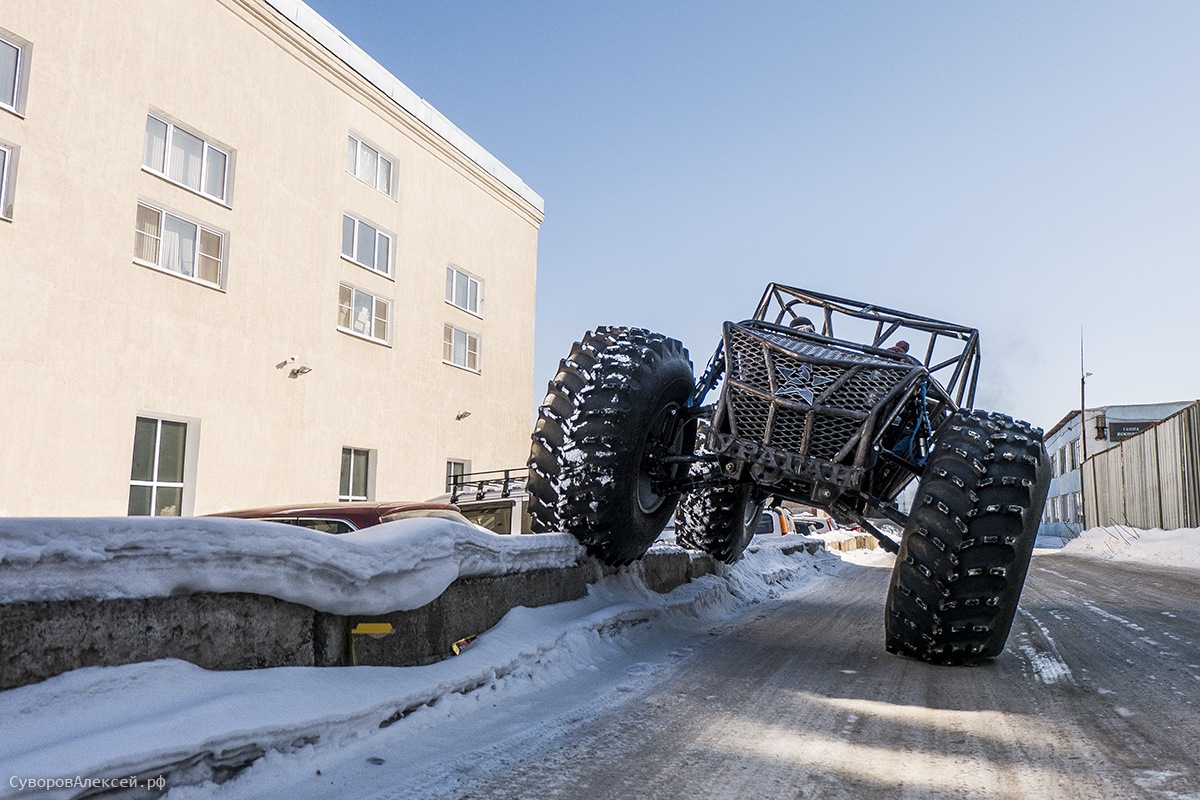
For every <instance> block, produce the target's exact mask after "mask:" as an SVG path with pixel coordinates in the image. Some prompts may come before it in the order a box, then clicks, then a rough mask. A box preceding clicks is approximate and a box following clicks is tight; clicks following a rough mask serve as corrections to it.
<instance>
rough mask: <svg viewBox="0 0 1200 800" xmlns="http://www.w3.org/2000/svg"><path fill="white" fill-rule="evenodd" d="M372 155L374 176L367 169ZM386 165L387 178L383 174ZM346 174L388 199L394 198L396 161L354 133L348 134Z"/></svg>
mask: <svg viewBox="0 0 1200 800" xmlns="http://www.w3.org/2000/svg"><path fill="white" fill-rule="evenodd" d="M370 153H374V154H375V174H374V175H369V174H368V173H369V170H368V169H367V163H368V162H369V161H370V155H369V154H370ZM384 164H387V175H386V176H384V175H383V174H381V173H382V172H383V165H384ZM346 172H349V173H350V174H351V175H353V176H354V177H356V178H358V179H359V180H360V181H362V182H363V183H365V184H366V185H367V186H370V187H371V188H373V189H375V190H376V191H377V192H380V193H381V194H385V195H387V196H388V197H394V195H393V193H392V187H393V186H395V185H396V159H394V158H392V157H391V156H390V155H387V154H386V153H384V152H383V151H382V150H380V149H379V148H378V147H375V146H374V145H371V144H368V143H367V142H366V141H364V140H363V139H362V137H360V136H358V135H356V134H354V133H348V134H346Z"/></svg>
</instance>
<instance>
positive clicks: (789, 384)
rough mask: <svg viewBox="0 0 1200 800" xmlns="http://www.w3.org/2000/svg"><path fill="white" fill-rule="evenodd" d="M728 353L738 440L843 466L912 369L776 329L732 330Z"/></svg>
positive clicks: (731, 404) (742, 328)
mask: <svg viewBox="0 0 1200 800" xmlns="http://www.w3.org/2000/svg"><path fill="white" fill-rule="evenodd" d="M768 343H770V344H773V345H776V346H777V347H770V346H769V345H768ZM727 346H728V359H729V361H728V380H729V381H730V386H729V387H728V390H727V396H728V399H729V404H730V413H731V416H732V422H733V430H734V431H735V432H736V434H737V435H738V436H739V437H742V438H745V439H750V440H752V441H757V442H761V443H763V444H768V445H771V446H772V447H775V448H779V449H784V450H789V451H792V452H797V453H803V454H805V455H809V456H813V457H815V458H822V459H827V460H834V459H836V458H837V455H838V453H839V451H840V450H841V449H842V448H843V446H844V445H845V444H846V443H847V442H848V441H849V440H850V439H851V438H852V437H853V436H854V435H855V434H856V433H857V432H858V431H859V429H860V427H861V424H862V421H863V420H864V419H866V417H867V416H868V415H869V414H870V412H871V411H872V409H874V408H875V406H876V405H877V404H878V403H879V401H880V400H882V399H883V398H884V397H885V396H887V394H888V393H889V392H891V391H892V389H893V388H894V387H895V386H896V385H897V384H898V383H901V382H902V381H904V379H905V378H906V376H907V375H908V374H909V372H910V371H911V370H912V368H913V366H912V365H906V364H904V363H901V362H896V361H893V360H889V359H886V358H880V357H876V356H872V355H870V354H868V353H863V352H858V351H854V350H850V349H847V348H843V347H837V346H828V345H824V344H820V343H817V342H811V341H808V340H806V339H799V338H794V337H791V336H788V335H787V334H784V333H780V332H777V331H773V330H770V329H762V330H753V331H751V330H748V329H747V328H745V327H743V326H731V327H730V328H729V335H728V339H727ZM778 347H786V348H787V351H786V352H785V351H783V350H780V349H777V348H778ZM822 362H834V363H822ZM739 384H740V385H739ZM751 388H752V389H754V390H757V392H760V393H761V395H760V394H757V393H755V392H751V391H748V389H751ZM826 393H827V394H828V396H824V395H825V394H826ZM762 395H765V396H762ZM772 406H775V414H774V418H772V417H771V407H772ZM830 412H833V413H830ZM810 426H811V428H810ZM806 434H807V448H806V447H805V441H806Z"/></svg>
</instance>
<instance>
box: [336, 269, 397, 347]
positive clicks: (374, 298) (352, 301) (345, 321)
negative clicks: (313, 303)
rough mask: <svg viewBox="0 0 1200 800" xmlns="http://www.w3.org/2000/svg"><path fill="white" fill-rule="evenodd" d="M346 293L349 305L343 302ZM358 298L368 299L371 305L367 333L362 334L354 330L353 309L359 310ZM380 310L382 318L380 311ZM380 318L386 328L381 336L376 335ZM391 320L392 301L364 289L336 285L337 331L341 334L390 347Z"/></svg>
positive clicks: (392, 322)
mask: <svg viewBox="0 0 1200 800" xmlns="http://www.w3.org/2000/svg"><path fill="white" fill-rule="evenodd" d="M347 292H349V303H346V302H344V301H345V299H346V295H347ZM360 298H369V300H370V304H371V319H370V323H371V324H370V330H369V332H363V331H360V330H357V329H356V325H355V309H356V308H359V303H358V300H359V299H360ZM381 309H382V311H383V314H382V317H381V315H380V310H381ZM381 318H382V320H383V322H384V323H385V325H386V326H387V330H386V331H385V332H384V334H383V336H378V335H376V332H377V328H378V327H379V321H380V319H381ZM394 324H395V323H394V321H393V318H392V301H391V300H388V299H387V298H384V297H380V296H379V295H377V294H375V293H374V292H368V291H366V290H365V289H360V288H358V287H357V286H354V285H352V284H349V283H340V284H338V324H337V329H338V330H339V331H341V332H343V333H348V334H350V335H351V336H355V337H358V338H359V339H366V340H367V341H368V342H375V343H376V344H383V345H388V346H391V342H392V327H393V325H394Z"/></svg>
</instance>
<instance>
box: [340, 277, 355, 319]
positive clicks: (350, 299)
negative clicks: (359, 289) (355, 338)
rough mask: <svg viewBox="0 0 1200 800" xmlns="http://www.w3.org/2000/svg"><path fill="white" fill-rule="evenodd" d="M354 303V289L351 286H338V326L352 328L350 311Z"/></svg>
mask: <svg viewBox="0 0 1200 800" xmlns="http://www.w3.org/2000/svg"><path fill="white" fill-rule="evenodd" d="M353 305H354V290H353V289H351V288H350V287H349V286H346V285H341V286H339V287H338V327H339V328H345V329H346V330H350V313H351V307H352V306H353Z"/></svg>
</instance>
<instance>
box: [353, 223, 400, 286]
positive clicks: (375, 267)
mask: <svg viewBox="0 0 1200 800" xmlns="http://www.w3.org/2000/svg"><path fill="white" fill-rule="evenodd" d="M347 222H349V223H351V226H352V230H351V233H350V243H349V244H350V249H349V252H347V249H346V223H347ZM364 227H366V228H370V229H371V230H373V231H374V232H375V237H374V238H375V256H374V259H373V260H372V262H367V261H365V260H363V259H361V258H359V255H360V254H359V252H358V251H359V246H358V245H359V236H360V235H361V233H360V231H361V230H362V228H364ZM381 241H383V242H386V243H387V254H386V255H385V256H384V257H383V261H384V263H383V264H382V265H380V263H379V261H380V247H379V245H380V242H381ZM395 245H396V237H394V236H392V235H391V234H390V233H388V232H387V231H385V230H383V229H382V228H380V227H379V226H378V225H376V224H374V223H372V222H368V221H366V220H364V219H361V218H359V217H356V216H355V215H353V214H351V213H350V212H348V211H343V212H342V258H344V259H346V260H347V261H349V262H350V263H352V264H357V265H358V266H360V267H362V268H363V269H369V270H370V271H371V272H375V273H378V274H380V275H383V276H384V277H386V278H391V277H392V254H393V253H394V252H395V250H396V246H395Z"/></svg>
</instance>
